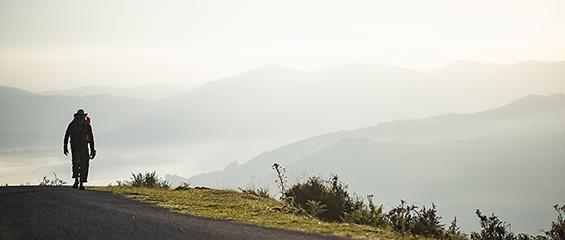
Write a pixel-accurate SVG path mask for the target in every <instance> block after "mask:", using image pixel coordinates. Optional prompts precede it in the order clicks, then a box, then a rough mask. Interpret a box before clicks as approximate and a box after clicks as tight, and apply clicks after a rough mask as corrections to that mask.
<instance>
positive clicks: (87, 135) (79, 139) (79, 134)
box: [63, 120, 94, 151]
mask: <svg viewBox="0 0 565 240" xmlns="http://www.w3.org/2000/svg"><path fill="white" fill-rule="evenodd" d="M69 137H70V138H71V148H72V149H73V150H78V149H82V148H86V146H87V144H89V145H90V150H91V151H92V150H94V135H93V134H92V126H90V124H86V123H84V124H79V123H78V122H77V121H75V120H73V121H71V123H69V126H68V127H67V131H66V132H65V140H64V142H63V144H64V145H65V146H67V143H68V142H69Z"/></svg>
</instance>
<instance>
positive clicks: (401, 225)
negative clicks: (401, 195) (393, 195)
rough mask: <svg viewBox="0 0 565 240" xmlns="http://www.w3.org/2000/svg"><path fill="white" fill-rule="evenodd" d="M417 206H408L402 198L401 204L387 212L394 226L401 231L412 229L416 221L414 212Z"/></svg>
mask: <svg viewBox="0 0 565 240" xmlns="http://www.w3.org/2000/svg"><path fill="white" fill-rule="evenodd" d="M417 208H418V207H416V206H415V205H414V204H412V205H411V206H408V205H406V201H404V200H400V205H398V207H395V208H393V209H391V210H390V211H389V212H388V214H387V217H388V219H389V221H390V224H391V225H392V228H393V229H394V230H396V231H397V232H400V233H405V232H406V231H408V230H410V229H411V228H412V224H413V223H414V218H415V216H414V213H415V210H416V209H417Z"/></svg>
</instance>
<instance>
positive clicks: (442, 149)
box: [177, 94, 565, 232]
mask: <svg viewBox="0 0 565 240" xmlns="http://www.w3.org/2000/svg"><path fill="white" fill-rule="evenodd" d="M564 143H565V95H563V94H556V95H550V96H539V95H532V96H528V97H524V98H521V99H519V100H517V101H514V102H512V103H511V104H508V105H505V106H503V107H500V108H496V109H493V110H489V111H484V112H478V113H473V114H447V115H441V116H437V117H431V118H425V119H419V120H400V121H393V122H388V123H382V124H378V125H375V126H371V127H366V128H361V129H356V130H350V131H340V132H335V133H330V134H324V135H319V136H315V137H311V138H307V139H305V140H302V141H298V142H295V143H292V144H288V145H286V146H283V147H280V148H277V149H274V150H271V151H267V152H264V153H262V154H260V155H259V156H257V157H255V158H253V159H251V160H250V161H248V162H246V163H244V164H241V165H238V164H230V165H229V166H227V167H226V168H225V169H224V170H222V171H216V172H210V173H207V174H202V175H197V176H194V177H191V178H190V179H184V180H182V181H185V182H189V183H191V184H193V185H205V186H211V187H224V188H235V187H246V186H256V187H262V186H268V187H270V188H271V189H273V190H274V189H276V186H275V184H274V179H275V175H274V171H273V170H272V168H271V166H272V164H274V163H278V164H281V165H282V166H284V167H286V170H287V176H288V177H289V182H290V183H293V182H296V181H299V180H305V178H306V177H307V176H318V175H321V176H326V177H327V176H330V175H331V174H337V175H339V176H340V177H342V179H344V180H345V182H346V183H348V184H349V185H350V188H351V189H352V190H353V191H355V192H357V193H359V194H362V195H363V194H374V195H375V196H376V199H378V201H380V202H382V203H384V204H388V205H389V206H391V205H392V204H395V203H396V202H397V201H398V200H399V199H406V200H410V201H416V202H418V203H420V204H428V203H429V202H431V201H434V202H435V203H436V204H438V205H439V206H440V209H444V211H446V212H447V213H448V215H447V216H452V215H457V217H458V220H461V221H462V222H466V223H464V225H466V226H469V224H470V223H474V222H475V219H474V218H475V217H474V215H473V213H474V212H473V210H474V209H476V208H481V209H487V210H488V211H491V210H496V211H497V213H501V214H503V216H508V217H510V219H512V220H513V221H512V222H513V224H515V225H513V226H518V227H519V229H528V231H531V232H536V231H537V230H538V229H540V228H541V227H545V226H537V225H532V224H531V223H532V222H543V221H542V220H543V219H544V218H550V217H551V216H552V213H551V209H550V207H547V206H552V205H553V204H556V203H559V201H562V200H563V199H565V190H564V189H563V188H560V187H558V186H559V184H560V183H562V182H565V174H563V170H564V169H565V161H564V159H565V148H563V144H564ZM177 181H181V180H179V179H177ZM518 199H519V200H518ZM493 202H494V203H493ZM543 206H545V208H544V209H543V214H541V213H540V212H539V211H540V209H541V208H542V207H543ZM538 220H539V221H538Z"/></svg>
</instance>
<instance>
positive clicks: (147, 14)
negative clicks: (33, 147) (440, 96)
mask: <svg viewBox="0 0 565 240" xmlns="http://www.w3.org/2000/svg"><path fill="white" fill-rule="evenodd" d="M564 59H565V1H563V0H531V1H520V0H500V1H497V0H470V1H457V0H427V1H423V0H412V1H410V0H394V1H392V0H387V1H384V0H381V1H378V0H372V1H369V0H368V1H355V0H347V1H345V0H344V1H331V0H311V1H308V0H297V1H288V0H285V1H268V0H249V1H231V0H225V1H213V0H202V1H140V0H132V1H118V0H105V1H102V0H96V1H94V0H93V1H75V0H69V1H59V0H54V1H44V0H37V1H28V0H0V85H8V86H14V87H20V88H24V89H28V90H32V91H44V90H54V89H61V88H70V87H76V86H82V85H108V86H138V85H153V84H175V85H176V84H182V85H195V84H200V83H203V82H206V81H210V80H215V79H218V78H221V77H226V76H230V75H233V74H236V73H239V72H242V71H245V70H248V69H252V68H255V67H258V66H262V65H272V64H275V65H283V66H287V67H290V68H296V69H302V70H309V69H316V68H319V67H323V66H327V65H339V64H346V63H351V62H363V63H378V64H391V65H397V66H401V67H406V68H413V69H432V68H438V67H441V66H444V65H446V64H449V63H450V62H453V61H456V60H470V61H481V62H493V63H515V62H520V61H525V60H540V61H542V60H543V61H554V60H564Z"/></svg>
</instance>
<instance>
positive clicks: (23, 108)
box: [0, 86, 156, 150]
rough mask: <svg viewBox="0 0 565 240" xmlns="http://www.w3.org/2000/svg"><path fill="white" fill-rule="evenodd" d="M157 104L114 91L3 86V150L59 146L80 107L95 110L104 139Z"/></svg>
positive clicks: (0, 92)
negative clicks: (77, 92)
mask: <svg viewBox="0 0 565 240" xmlns="http://www.w3.org/2000/svg"><path fill="white" fill-rule="evenodd" d="M155 104H156V103H155V102H154V101H149V100H141V99H134V98H127V97H117V96H111V95H96V96H45V95H41V94H36V93H31V92H27V91H24V90H20V89H15V88H10V87H2V86H0V112H1V113H2V114H0V123H1V124H0V136H1V137H0V150H9V149H33V148H56V149H59V148H60V147H61V146H62V143H63V135H64V132H65V129H66V127H67V124H68V123H69V122H70V121H71V120H72V118H73V113H75V112H76V111H77V109H79V108H84V109H85V110H86V111H87V112H90V113H92V114H91V115H92V118H93V124H94V125H95V131H96V133H97V137H102V139H104V137H103V136H104V135H105V134H108V133H110V132H112V131H115V130H116V129H117V128H120V127H123V126H124V125H126V124H127V123H129V122H130V121H132V119H136V118H137V116H139V115H141V114H143V113H145V112H147V111H151V109H152V108H153V107H154V106H155ZM102 142H105V141H102Z"/></svg>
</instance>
